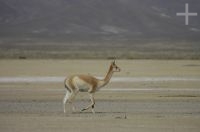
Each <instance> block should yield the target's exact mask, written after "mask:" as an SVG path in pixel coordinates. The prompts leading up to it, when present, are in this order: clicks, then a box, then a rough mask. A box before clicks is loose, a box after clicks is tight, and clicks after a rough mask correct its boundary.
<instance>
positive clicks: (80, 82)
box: [73, 76, 91, 92]
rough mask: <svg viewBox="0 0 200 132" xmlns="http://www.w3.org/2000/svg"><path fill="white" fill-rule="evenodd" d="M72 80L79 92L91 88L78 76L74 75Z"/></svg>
mask: <svg viewBox="0 0 200 132" xmlns="http://www.w3.org/2000/svg"><path fill="white" fill-rule="evenodd" d="M73 82H74V84H75V87H76V88H77V90H79V91H81V92H86V91H88V90H89V89H90V88H91V85H90V84H89V83H87V82H85V81H84V80H82V79H80V78H79V77H78V76H76V77H74V79H73Z"/></svg>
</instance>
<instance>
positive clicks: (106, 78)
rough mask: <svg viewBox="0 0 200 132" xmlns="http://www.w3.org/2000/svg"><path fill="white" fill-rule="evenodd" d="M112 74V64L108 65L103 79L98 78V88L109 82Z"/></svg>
mask: <svg viewBox="0 0 200 132" xmlns="http://www.w3.org/2000/svg"><path fill="white" fill-rule="evenodd" d="M112 75H113V71H112V66H110V68H109V70H108V73H107V74H106V76H105V78H104V79H103V80H100V82H99V83H100V84H99V88H101V87H103V86H105V85H106V84H108V83H109V81H110V79H111V77H112Z"/></svg>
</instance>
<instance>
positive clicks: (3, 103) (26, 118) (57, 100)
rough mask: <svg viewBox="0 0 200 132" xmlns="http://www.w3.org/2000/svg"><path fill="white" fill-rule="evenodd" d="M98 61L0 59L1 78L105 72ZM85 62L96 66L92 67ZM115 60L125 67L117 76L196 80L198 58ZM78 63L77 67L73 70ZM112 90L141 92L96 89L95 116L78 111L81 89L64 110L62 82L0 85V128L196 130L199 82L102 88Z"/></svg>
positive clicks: (84, 100)
mask: <svg viewBox="0 0 200 132" xmlns="http://www.w3.org/2000/svg"><path fill="white" fill-rule="evenodd" d="M106 62H107V61H106ZM103 63H105V61H103V60H101V61H91V60H90V61H85V62H83V61H79V60H76V61H62V60H60V61H56V62H55V61H53V60H46V61H42V60H32V61H31V60H27V61H19V60H2V61H0V67H1V68H0V76H1V77H20V76H23V77H26V76H64V75H65V73H63V71H66V73H67V71H70V73H73V72H75V71H78V70H80V71H81V73H83V72H84V71H87V72H90V71H91V74H94V75H97V76H103V75H104V74H105V71H106V66H105V65H103ZM86 64H90V65H95V66H96V67H93V68H91V67H88V66H87V65H86ZM108 64H109V63H108ZM119 64H120V65H121V67H123V68H122V69H124V71H123V72H122V73H119V74H118V75H116V76H120V77H127V76H128V77H138V76H139V77H157V78H159V77H161V78H162V77H184V78H197V79H199V78H200V72H199V71H200V67H199V61H189V60H188V61H178V60H176V61H159V60H157V61H151V60H147V61H145V60H142V61H133V62H130V61H125V60H121V61H119ZM63 65H64V66H63ZM80 65H81V66H82V67H81V69H80V68H78V66H80ZM98 65H100V68H99V69H98V68H97V66H98ZM112 88H133V89H134V88H137V89H140V88H144V90H136V91H124V92H119V91H109V92H108V91H99V92H97V93H96V94H95V99H96V106H95V109H96V114H92V113H91V111H90V110H88V111H85V112H79V110H80V109H81V108H82V107H84V106H86V105H87V104H88V103H89V99H88V95H87V93H80V94H79V95H78V96H77V99H76V101H75V105H76V108H77V111H76V112H74V113H72V112H71V109H70V107H69V105H67V113H66V114H64V113H63V109H62V98H63V96H64V90H63V83H59V82H57V83H37V82H34V83H30V82H28V83H26V82H23V83H17V82H15V83H12V82H9V83H0V131H2V132H27V131H29V132H33V131H34V132H51V131H52V132H55V131H58V132H62V131H63V132H64V131H65V132H66V131H67V132H83V131H87V132H94V131H95V132H102V131H115V132H124V131H126V132H133V131H137V132H138V131H139V132H160V131H162V132H172V131H175V132H188V131H189V132H199V130H200V91H199V89H200V82H199V81H191V80H182V81H148V82H145V81H144V82H143V81H139V82H137V81H134V82H123V81H121V82H117V81H116V82H111V83H110V84H109V85H108V86H107V87H105V89H112ZM148 88H153V89H155V90H148ZM145 89H147V90H145ZM157 89H164V90H157ZM173 89H178V90H173ZM179 89H180V90H179ZM184 89H186V90H184Z"/></svg>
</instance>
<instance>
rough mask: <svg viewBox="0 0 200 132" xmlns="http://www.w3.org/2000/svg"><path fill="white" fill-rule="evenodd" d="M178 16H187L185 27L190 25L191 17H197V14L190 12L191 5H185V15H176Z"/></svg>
mask: <svg viewBox="0 0 200 132" xmlns="http://www.w3.org/2000/svg"><path fill="white" fill-rule="evenodd" d="M176 15H177V16H185V25H189V16H197V15H198V14H197V13H191V12H189V4H188V3H186V4H185V13H176Z"/></svg>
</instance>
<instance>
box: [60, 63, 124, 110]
mask: <svg viewBox="0 0 200 132" xmlns="http://www.w3.org/2000/svg"><path fill="white" fill-rule="evenodd" d="M120 71H121V69H120V68H119V67H118V66H117V65H116V62H115V60H114V61H112V62H111V65H110V67H109V70H108V72H107V74H106V76H105V77H104V79H97V78H95V77H93V76H90V75H72V76H69V77H67V78H66V79H65V81H64V84H65V88H66V95H65V97H64V99H63V106H64V113H65V104H66V102H69V103H70V104H72V103H73V101H74V98H75V96H76V95H77V93H78V92H79V91H81V92H82V91H87V92H88V93H89V95H90V99H91V104H90V105H88V106H87V107H85V108H84V109H82V110H81V111H84V110H87V109H89V108H92V112H93V113H95V111H94V105H95V100H94V93H95V92H96V91H97V90H99V89H100V88H102V87H104V86H105V85H106V84H108V83H109V81H110V79H111V77H112V75H113V73H114V72H120ZM72 110H73V111H74V110H75V107H74V106H73V104H72Z"/></svg>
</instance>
